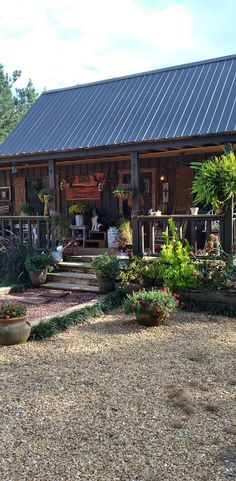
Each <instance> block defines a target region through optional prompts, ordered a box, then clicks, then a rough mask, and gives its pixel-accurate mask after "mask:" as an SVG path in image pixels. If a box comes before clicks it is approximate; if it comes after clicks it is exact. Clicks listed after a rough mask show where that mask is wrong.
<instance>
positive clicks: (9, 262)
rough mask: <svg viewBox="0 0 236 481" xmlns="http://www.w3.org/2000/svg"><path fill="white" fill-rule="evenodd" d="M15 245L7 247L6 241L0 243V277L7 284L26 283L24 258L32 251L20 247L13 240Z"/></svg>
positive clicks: (19, 244) (22, 246)
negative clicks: (7, 282)
mask: <svg viewBox="0 0 236 481" xmlns="http://www.w3.org/2000/svg"><path fill="white" fill-rule="evenodd" d="M15 243H16V245H14V246H9V245H8V243H7V241H4V239H2V240H1V241H0V277H1V279H4V280H6V281H9V282H14V283H17V282H21V283H24V282H27V281H28V274H27V272H26V270H25V265H24V263H25V258H26V256H27V254H29V253H30V252H31V250H32V249H30V248H29V247H27V246H25V245H22V244H21V243H20V242H17V239H15Z"/></svg>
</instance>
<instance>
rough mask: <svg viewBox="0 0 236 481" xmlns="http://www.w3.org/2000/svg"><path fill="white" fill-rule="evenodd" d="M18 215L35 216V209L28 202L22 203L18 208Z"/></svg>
mask: <svg viewBox="0 0 236 481" xmlns="http://www.w3.org/2000/svg"><path fill="white" fill-rule="evenodd" d="M20 214H23V215H34V214H35V209H34V206H33V205H32V204H29V203H28V202H23V204H21V206H20Z"/></svg>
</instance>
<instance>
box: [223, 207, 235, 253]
mask: <svg viewBox="0 0 236 481" xmlns="http://www.w3.org/2000/svg"><path fill="white" fill-rule="evenodd" d="M233 214H234V200H233V198H232V199H231V203H230V206H229V207H228V208H227V210H226V211H225V217H224V223H223V225H224V235H223V249H224V251H225V252H232V250H233Z"/></svg>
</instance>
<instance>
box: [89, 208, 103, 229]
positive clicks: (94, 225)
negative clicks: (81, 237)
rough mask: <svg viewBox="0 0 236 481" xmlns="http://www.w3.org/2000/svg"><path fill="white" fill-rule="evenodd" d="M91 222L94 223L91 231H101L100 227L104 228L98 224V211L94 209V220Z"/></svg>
mask: <svg viewBox="0 0 236 481" xmlns="http://www.w3.org/2000/svg"><path fill="white" fill-rule="evenodd" d="M91 222H92V229H91V231H93V232H94V231H99V229H100V227H101V226H102V224H99V223H98V214H97V211H96V209H93V215H92V219H91Z"/></svg>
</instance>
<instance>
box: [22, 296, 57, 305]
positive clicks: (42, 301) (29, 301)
mask: <svg viewBox="0 0 236 481" xmlns="http://www.w3.org/2000/svg"><path fill="white" fill-rule="evenodd" d="M51 300H52V299H51V297H48V296H47V298H46V297H43V298H42V297H27V298H25V299H21V301H20V302H22V303H23V304H39V305H40V304H46V303H47V302H50V301H51ZM17 302H19V301H17Z"/></svg>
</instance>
